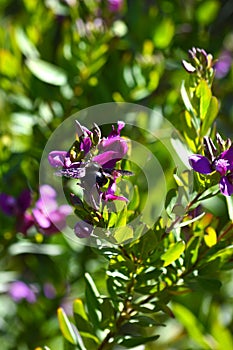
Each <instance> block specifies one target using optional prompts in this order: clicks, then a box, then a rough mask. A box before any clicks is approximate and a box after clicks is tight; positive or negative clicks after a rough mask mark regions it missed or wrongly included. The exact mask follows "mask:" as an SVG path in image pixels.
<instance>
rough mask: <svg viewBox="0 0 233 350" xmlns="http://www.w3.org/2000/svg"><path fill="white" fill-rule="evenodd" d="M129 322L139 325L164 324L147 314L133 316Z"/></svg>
mask: <svg viewBox="0 0 233 350" xmlns="http://www.w3.org/2000/svg"><path fill="white" fill-rule="evenodd" d="M129 323H133V324H136V325H138V326H141V327H154V326H159V327H160V326H165V325H164V324H162V323H158V322H156V321H155V320H154V319H153V318H151V317H148V316H135V317H133V318H131V319H130V321H129Z"/></svg>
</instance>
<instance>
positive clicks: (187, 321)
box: [172, 303, 211, 350]
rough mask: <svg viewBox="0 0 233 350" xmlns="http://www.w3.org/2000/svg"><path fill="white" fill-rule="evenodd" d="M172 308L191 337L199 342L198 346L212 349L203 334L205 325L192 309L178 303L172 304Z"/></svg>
mask: <svg viewBox="0 0 233 350" xmlns="http://www.w3.org/2000/svg"><path fill="white" fill-rule="evenodd" d="M172 310H173V312H174V314H175V316H176V318H177V319H178V321H179V322H180V323H181V324H182V325H183V326H184V327H185V329H186V330H187V332H188V333H189V335H190V337H191V338H192V339H193V340H194V341H195V342H196V343H197V344H198V346H200V347H201V349H202V350H204V349H208V350H210V349H211V347H210V346H209V344H208V342H207V340H206V338H205V336H204V334H203V326H202V324H201V323H200V322H199V320H198V319H197V318H196V317H195V316H194V315H193V314H192V313H191V311H189V310H188V309H186V307H184V306H183V305H180V304H177V303H175V304H174V303H173V304H172Z"/></svg>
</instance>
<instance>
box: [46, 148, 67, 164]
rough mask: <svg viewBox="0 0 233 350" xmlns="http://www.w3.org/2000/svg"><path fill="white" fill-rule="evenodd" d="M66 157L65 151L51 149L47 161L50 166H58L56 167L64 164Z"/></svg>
mask: <svg viewBox="0 0 233 350" xmlns="http://www.w3.org/2000/svg"><path fill="white" fill-rule="evenodd" d="M66 157H67V152H66V151H52V152H50V153H49V155H48V161H49V164H50V165H51V166H52V167H54V168H58V167H61V166H64V163H65V158H66Z"/></svg>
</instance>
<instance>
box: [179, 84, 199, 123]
mask: <svg viewBox="0 0 233 350" xmlns="http://www.w3.org/2000/svg"><path fill="white" fill-rule="evenodd" d="M180 93H181V97H182V99H183V102H184V105H185V108H186V109H187V111H188V112H189V114H190V115H191V116H192V117H193V118H195V117H196V113H195V111H194V108H193V106H192V103H191V101H190V99H189V96H188V93H187V91H186V88H185V81H184V80H183V81H182V84H181V89H180Z"/></svg>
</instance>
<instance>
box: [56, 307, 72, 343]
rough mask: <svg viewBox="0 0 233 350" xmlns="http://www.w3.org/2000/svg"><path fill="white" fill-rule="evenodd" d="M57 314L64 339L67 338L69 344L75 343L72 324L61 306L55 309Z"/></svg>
mask: <svg viewBox="0 0 233 350" xmlns="http://www.w3.org/2000/svg"><path fill="white" fill-rule="evenodd" d="M57 316H58V322H59V326H60V329H61V332H62V334H63V336H64V337H65V339H66V340H68V341H69V342H70V343H71V344H74V345H77V337H76V334H75V332H74V329H73V327H72V324H71V323H70V321H69V319H68V317H67V316H66V313H65V311H64V310H63V309H62V308H59V309H58V310H57Z"/></svg>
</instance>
